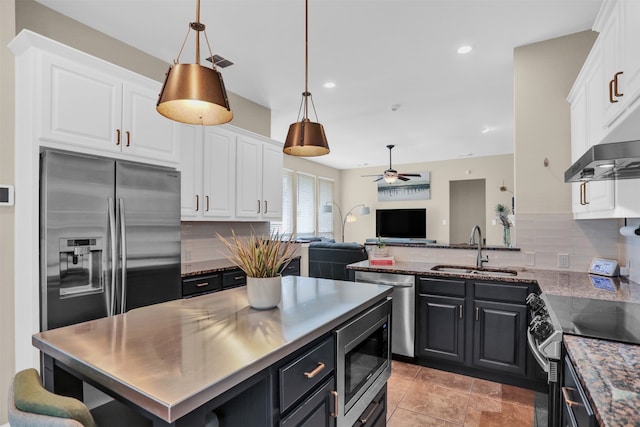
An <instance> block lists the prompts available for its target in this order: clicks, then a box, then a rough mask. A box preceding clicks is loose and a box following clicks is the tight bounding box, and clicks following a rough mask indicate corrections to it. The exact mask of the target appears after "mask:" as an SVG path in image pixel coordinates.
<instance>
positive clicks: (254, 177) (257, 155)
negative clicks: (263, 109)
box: [236, 135, 262, 219]
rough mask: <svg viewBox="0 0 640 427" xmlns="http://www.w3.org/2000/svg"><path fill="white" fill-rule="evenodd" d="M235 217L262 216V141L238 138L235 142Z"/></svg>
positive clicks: (252, 217)
mask: <svg viewBox="0 0 640 427" xmlns="http://www.w3.org/2000/svg"><path fill="white" fill-rule="evenodd" d="M236 156H237V157H236V216H237V217H239V218H251V219H259V218H260V217H261V216H262V186H261V184H260V180H261V179H262V141H260V140H259V139H255V138H250V137H248V136H245V135H242V136H239V137H238V139H237V141H236Z"/></svg>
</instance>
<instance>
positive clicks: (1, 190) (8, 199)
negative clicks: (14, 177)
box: [0, 184, 13, 206]
mask: <svg viewBox="0 0 640 427" xmlns="http://www.w3.org/2000/svg"><path fill="white" fill-rule="evenodd" d="M0 206H13V185H5V184H0Z"/></svg>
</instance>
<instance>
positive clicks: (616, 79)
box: [613, 71, 624, 102]
mask: <svg viewBox="0 0 640 427" xmlns="http://www.w3.org/2000/svg"><path fill="white" fill-rule="evenodd" d="M622 74H624V73H623V72H622V71H618V72H617V73H616V74H615V75H614V76H613V94H614V95H615V96H624V94H623V93H619V92H618V77H620V76H621V75H622ZM616 102H618V101H616Z"/></svg>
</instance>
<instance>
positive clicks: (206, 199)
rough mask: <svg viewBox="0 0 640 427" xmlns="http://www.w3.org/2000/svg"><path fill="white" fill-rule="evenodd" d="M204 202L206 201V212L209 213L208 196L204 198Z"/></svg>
mask: <svg viewBox="0 0 640 427" xmlns="http://www.w3.org/2000/svg"><path fill="white" fill-rule="evenodd" d="M204 200H205V201H206V206H207V208H206V211H207V212H209V196H208V195H207V196H204Z"/></svg>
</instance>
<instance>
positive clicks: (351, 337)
mask: <svg viewBox="0 0 640 427" xmlns="http://www.w3.org/2000/svg"><path fill="white" fill-rule="evenodd" d="M390 334H391V300H390V299H387V300H385V301H384V302H382V303H380V304H378V305H376V306H374V307H372V308H371V309H369V310H368V311H366V312H365V313H363V314H361V315H359V316H358V317H356V318H355V319H353V320H351V321H350V322H348V323H346V324H345V325H343V326H342V327H341V328H340V329H337V330H336V331H335V336H336V362H337V363H336V383H337V392H338V396H339V402H338V414H337V425H338V427H341V426H352V425H353V424H354V423H355V422H356V421H357V420H358V418H359V417H360V415H361V414H362V413H363V412H364V410H365V409H366V408H367V406H368V405H369V404H370V403H371V401H372V400H373V398H374V397H375V396H376V395H377V394H378V392H379V391H380V390H381V389H382V388H383V387H384V385H385V383H386V382H387V380H388V379H389V376H390V375H391V336H390Z"/></svg>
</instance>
